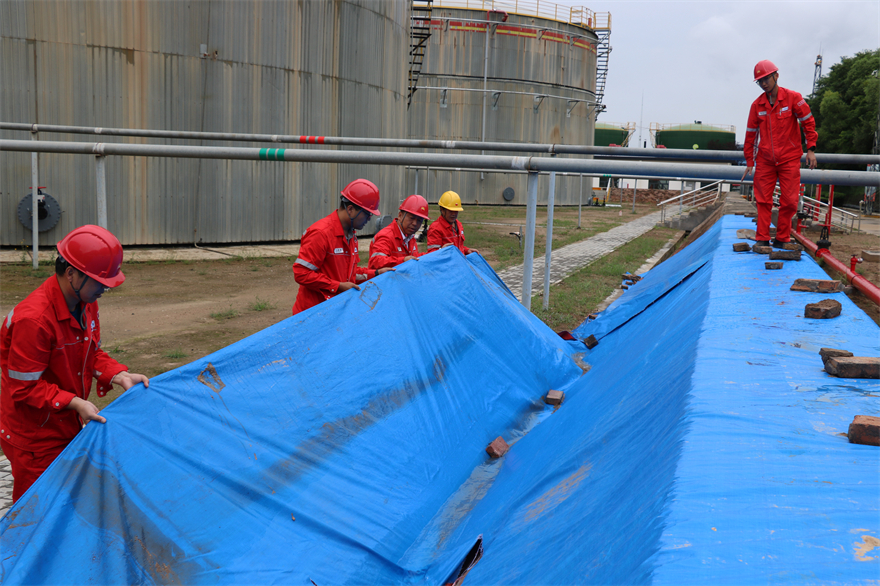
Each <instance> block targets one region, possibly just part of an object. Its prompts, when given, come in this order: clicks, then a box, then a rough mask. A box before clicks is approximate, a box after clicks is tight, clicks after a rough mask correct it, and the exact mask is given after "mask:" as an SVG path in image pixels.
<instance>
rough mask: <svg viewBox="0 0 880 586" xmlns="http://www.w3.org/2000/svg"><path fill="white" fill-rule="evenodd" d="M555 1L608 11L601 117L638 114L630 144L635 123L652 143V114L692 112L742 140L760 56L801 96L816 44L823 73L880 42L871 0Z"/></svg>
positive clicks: (679, 119) (670, 119)
mask: <svg viewBox="0 0 880 586" xmlns="http://www.w3.org/2000/svg"><path fill="white" fill-rule="evenodd" d="M556 2H557V3H558V4H565V5H571V6H586V7H587V8H589V9H591V10H593V11H595V12H610V13H611V47H612V51H611V57H610V60H609V66H608V81H607V85H606V89H605V98H604V100H603V102H604V103H605V104H606V106H607V110H606V111H605V112H604V113H602V114H600V115H599V119H598V120H599V122H609V123H625V122H634V123H636V125H637V126H638V127H639V128H637V129H636V132H635V134H634V135H633V138H632V139H631V140H630V145H631V146H641V144H640V143H637V140H638V138H639V133H640V131H641V138H642V141H643V142H644V141H647V142H648V146H649V147H650V146H651V138H650V134H649V132H648V127H649V125H650V123H652V122H656V123H660V124H688V123H692V122H694V121H695V120H700V121H702V122H703V123H704V124H722V125H732V126H735V127H736V137H737V141H738V142H742V141H743V140H744V138H745V126H746V118H747V116H748V112H749V105H750V104H751V103H752V101H754V100H755V98H757V97H758V96H759V95H760V90H759V88H758V86H757V85H755V84H754V82H753V79H754V76H753V69H754V66H755V64H756V63H757V62H758V61H760V60H762V59H769V60H771V61H773V63H774V64H776V66H777V67H778V68H779V85H781V86H782V87H785V88H789V89H793V90H795V91H798V92H800V93H801V94H803V95H805V96H806V95H807V94H809V93H810V91H811V90H812V87H813V72H814V69H815V66H814V64H815V62H816V56H817V55H818V54H819V53H820V50H821V53H822V71H823V73H827V72H828V71H829V69H830V68H831V66H832V65H834V64H835V63H839V62H840V60H841V58H842V57H852V56H854V55H855V54H856V53H858V52H860V51H863V50H866V49H876V48H878V47H880V1H878V0H836V1H834V2H825V1H817V2H806V1H800V2H789V1H766V0H765V1H759V2H750V1H740V2H729V1H713V0H702V1H694V2H669V1H658V0H641V1H626V0H621V1H605V2H602V1H601V0H556ZM642 100H644V107H643V106H642V103H643V102H642ZM640 120H641V124H639V122H640Z"/></svg>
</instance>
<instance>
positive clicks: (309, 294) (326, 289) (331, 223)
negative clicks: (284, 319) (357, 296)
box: [293, 211, 376, 315]
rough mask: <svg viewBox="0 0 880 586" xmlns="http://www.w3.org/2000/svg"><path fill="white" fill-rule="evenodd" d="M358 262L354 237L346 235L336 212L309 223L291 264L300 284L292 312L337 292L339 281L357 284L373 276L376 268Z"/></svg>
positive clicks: (301, 309)
mask: <svg viewBox="0 0 880 586" xmlns="http://www.w3.org/2000/svg"><path fill="white" fill-rule="evenodd" d="M359 261H360V257H359V256H358V240H357V237H356V236H354V235H352V236H351V237H347V236H346V235H345V231H344V230H343V229H342V223H341V222H340V221H339V215H338V214H337V213H336V212H335V211H334V212H332V213H331V214H330V215H329V216H327V217H326V218H323V219H321V220H318V221H317V222H315V223H314V224H312V225H311V226H309V229H308V230H306V233H305V234H303V237H302V242H301V243H300V247H299V255H298V256H297V258H296V262H294V264H293V278H294V279H295V280H296V282H297V283H299V292H298V293H297V294H296V303H294V304H293V315H296V314H297V313H299V312H301V311H305V310H306V309H308V308H310V307H313V306H315V305H318V304H319V303H321V302H322V301H326V300H327V299H330V298H331V297H333V296H334V295H336V293H337V292H338V291H339V283H357V284H360V283H363V282H364V281H366V280H367V279H370V278H372V277H374V276H376V271H373V270H370V269H365V268H363V267H359V266H357V264H358V262H359Z"/></svg>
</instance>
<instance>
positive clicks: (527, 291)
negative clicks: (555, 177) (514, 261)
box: [520, 173, 538, 311]
mask: <svg viewBox="0 0 880 586" xmlns="http://www.w3.org/2000/svg"><path fill="white" fill-rule="evenodd" d="M528 193H529V197H528V202H527V204H526V245H525V246H526V249H525V258H524V259H523V284H522V297H520V302H521V303H522V304H523V305H524V306H525V308H526V310H528V311H531V309H532V267H533V265H534V264H535V224H536V223H537V219H538V174H537V173H529V184H528Z"/></svg>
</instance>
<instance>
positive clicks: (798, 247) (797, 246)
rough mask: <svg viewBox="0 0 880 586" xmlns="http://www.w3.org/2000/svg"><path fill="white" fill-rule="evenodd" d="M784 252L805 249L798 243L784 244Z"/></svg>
mask: <svg viewBox="0 0 880 586" xmlns="http://www.w3.org/2000/svg"><path fill="white" fill-rule="evenodd" d="M780 248H782V249H783V250H803V249H804V247H803V246H801V245H800V244H798V243H797V242H784V243H782V246H780Z"/></svg>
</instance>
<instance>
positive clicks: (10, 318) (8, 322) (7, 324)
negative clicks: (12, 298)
mask: <svg viewBox="0 0 880 586" xmlns="http://www.w3.org/2000/svg"><path fill="white" fill-rule="evenodd" d="M13 313H15V308H14V307H13V308H12V309H10V310H9V313H8V314H7V315H6V327H7V328H8V327H9V326H10V324H12V314H13Z"/></svg>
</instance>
